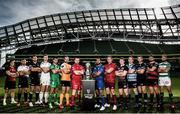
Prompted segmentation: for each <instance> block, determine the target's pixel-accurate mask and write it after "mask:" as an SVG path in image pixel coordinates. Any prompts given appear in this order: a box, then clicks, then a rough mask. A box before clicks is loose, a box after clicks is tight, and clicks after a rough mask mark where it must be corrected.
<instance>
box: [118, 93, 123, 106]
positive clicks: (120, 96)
mask: <svg viewBox="0 0 180 114" xmlns="http://www.w3.org/2000/svg"><path fill="white" fill-rule="evenodd" d="M119 103H120V104H123V95H119Z"/></svg>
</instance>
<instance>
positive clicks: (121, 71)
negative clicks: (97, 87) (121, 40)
mask: <svg viewBox="0 0 180 114" xmlns="http://www.w3.org/2000/svg"><path fill="white" fill-rule="evenodd" d="M127 72H128V67H127V66H126V65H125V60H124V58H123V57H121V58H120V59H119V65H118V66H117V70H116V72H115V74H116V76H117V77H118V89H119V100H120V107H122V106H123V107H124V109H127V108H128V105H127V102H128V93H129V92H128V82H127ZM124 94H125V99H124V100H123V96H124Z"/></svg>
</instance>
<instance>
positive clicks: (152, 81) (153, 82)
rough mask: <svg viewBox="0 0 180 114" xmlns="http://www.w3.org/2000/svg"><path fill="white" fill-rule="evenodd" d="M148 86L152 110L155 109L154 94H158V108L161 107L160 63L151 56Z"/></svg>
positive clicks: (147, 71) (148, 68)
mask: <svg viewBox="0 0 180 114" xmlns="http://www.w3.org/2000/svg"><path fill="white" fill-rule="evenodd" d="M146 74H147V86H148V87H149V92H150V109H151V108H152V107H153V99H154V94H156V100H157V105H156V106H157V108H159V107H160V105H159V100H160V99H159V90H158V63H157V62H156V61H155V59H154V57H153V56H149V63H148V64H147V70H146Z"/></svg>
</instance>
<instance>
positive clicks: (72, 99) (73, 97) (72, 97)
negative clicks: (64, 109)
mask: <svg viewBox="0 0 180 114" xmlns="http://www.w3.org/2000/svg"><path fill="white" fill-rule="evenodd" d="M74 101H75V96H74V95H72V96H71V104H72V105H74Z"/></svg>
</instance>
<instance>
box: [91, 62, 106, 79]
mask: <svg viewBox="0 0 180 114" xmlns="http://www.w3.org/2000/svg"><path fill="white" fill-rule="evenodd" d="M96 72H100V75H99V76H96V77H95V80H97V81H99V80H102V81H103V80H104V66H103V65H102V64H99V65H96V66H95V67H94V69H93V73H96Z"/></svg>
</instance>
